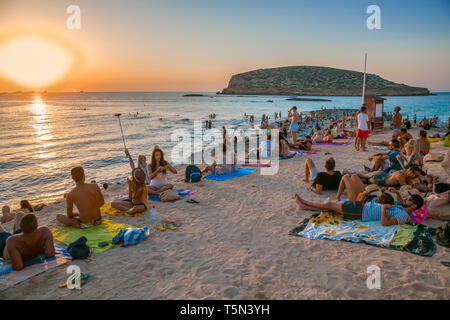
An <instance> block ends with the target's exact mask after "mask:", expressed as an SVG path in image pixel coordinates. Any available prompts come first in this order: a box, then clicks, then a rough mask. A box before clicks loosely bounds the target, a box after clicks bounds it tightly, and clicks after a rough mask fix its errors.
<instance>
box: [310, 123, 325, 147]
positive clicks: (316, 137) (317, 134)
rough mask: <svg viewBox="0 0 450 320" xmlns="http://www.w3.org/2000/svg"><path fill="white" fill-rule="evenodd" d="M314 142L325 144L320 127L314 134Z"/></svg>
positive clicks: (317, 127)
mask: <svg viewBox="0 0 450 320" xmlns="http://www.w3.org/2000/svg"><path fill="white" fill-rule="evenodd" d="M312 141H313V142H315V143H322V142H323V134H322V130H321V129H320V126H318V125H317V126H316V131H315V132H314V135H313V137H312Z"/></svg>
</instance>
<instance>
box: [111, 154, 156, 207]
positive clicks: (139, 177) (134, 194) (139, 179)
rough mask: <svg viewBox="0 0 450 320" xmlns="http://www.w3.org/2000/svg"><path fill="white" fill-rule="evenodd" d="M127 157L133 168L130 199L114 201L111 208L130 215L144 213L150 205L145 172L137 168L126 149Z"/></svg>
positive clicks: (129, 184) (129, 188)
mask: <svg viewBox="0 0 450 320" xmlns="http://www.w3.org/2000/svg"><path fill="white" fill-rule="evenodd" d="M153 151H155V150H153ZM125 155H126V156H127V157H128V160H129V161H130V167H131V176H129V177H128V178H127V185H128V199H125V200H122V199H120V200H114V201H113V202H111V207H113V208H115V209H117V210H120V211H122V212H128V213H129V214H137V213H142V212H145V211H147V203H148V192H147V186H146V184H145V172H144V171H143V170H142V169H140V168H135V166H134V162H133V158H132V157H131V155H130V152H129V151H128V149H125Z"/></svg>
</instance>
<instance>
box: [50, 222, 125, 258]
mask: <svg viewBox="0 0 450 320" xmlns="http://www.w3.org/2000/svg"><path fill="white" fill-rule="evenodd" d="M123 228H133V227H132V226H130V225H128V224H122V223H117V222H114V221H111V220H107V219H102V223H101V224H100V225H98V226H95V227H90V228H87V229H78V228H74V227H56V228H53V229H52V230H51V231H52V234H53V238H54V239H55V240H57V241H59V242H62V243H64V244H65V245H69V244H70V243H72V242H74V241H76V240H78V238H80V237H81V236H85V237H86V238H87V240H88V241H87V245H88V246H89V247H90V248H91V250H92V252H93V253H102V252H105V251H106V250H108V249H111V248H112V247H114V245H113V244H112V243H111V240H112V238H114V236H115V235H116V234H118V233H119V231H120V230H121V229H123ZM101 242H108V245H107V246H105V247H99V246H98V244H99V243H101Z"/></svg>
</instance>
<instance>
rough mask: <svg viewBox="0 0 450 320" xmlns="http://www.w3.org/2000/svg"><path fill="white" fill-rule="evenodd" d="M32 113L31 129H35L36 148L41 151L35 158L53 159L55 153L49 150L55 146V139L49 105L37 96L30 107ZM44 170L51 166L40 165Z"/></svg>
mask: <svg viewBox="0 0 450 320" xmlns="http://www.w3.org/2000/svg"><path fill="white" fill-rule="evenodd" d="M30 111H31V113H32V123H31V127H32V129H33V132H32V134H33V141H34V143H35V146H36V147H37V148H39V149H40V150H39V151H37V152H36V154H35V155H34V157H35V158H41V159H42V158H44V159H48V158H53V157H55V156H56V154H55V153H54V152H49V151H48V150H47V149H48V148H49V147H51V146H53V145H54V143H53V142H51V140H52V139H53V138H54V137H53V135H52V133H51V132H52V129H53V127H52V125H51V123H50V120H49V119H48V113H49V111H48V109H47V105H46V104H45V103H44V102H43V101H42V100H41V97H39V96H36V97H35V99H34V101H33V103H32V104H31V105H30ZM39 166H40V167H42V168H49V164H48V163H47V164H39Z"/></svg>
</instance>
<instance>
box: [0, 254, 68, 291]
mask: <svg viewBox="0 0 450 320" xmlns="http://www.w3.org/2000/svg"><path fill="white" fill-rule="evenodd" d="M69 261H72V257H71V256H70V255H69V254H68V253H67V251H66V249H65V248H63V247H61V246H57V245H55V256H54V257H53V258H50V259H44V260H39V261H38V262H37V261H36V262H34V263H33V262H31V263H30V265H28V266H26V267H25V268H24V269H22V270H20V271H14V270H12V267H11V265H9V264H7V263H6V261H5V260H3V259H0V291H1V290H4V289H6V288H9V287H11V286H14V285H16V284H18V283H20V282H22V281H25V280H26V279H28V278H31V277H34V276H35V275H37V274H39V273H42V272H44V271H47V270H50V269H53V268H55V267H57V266H60V265H63V264H65V263H67V262H69Z"/></svg>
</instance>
